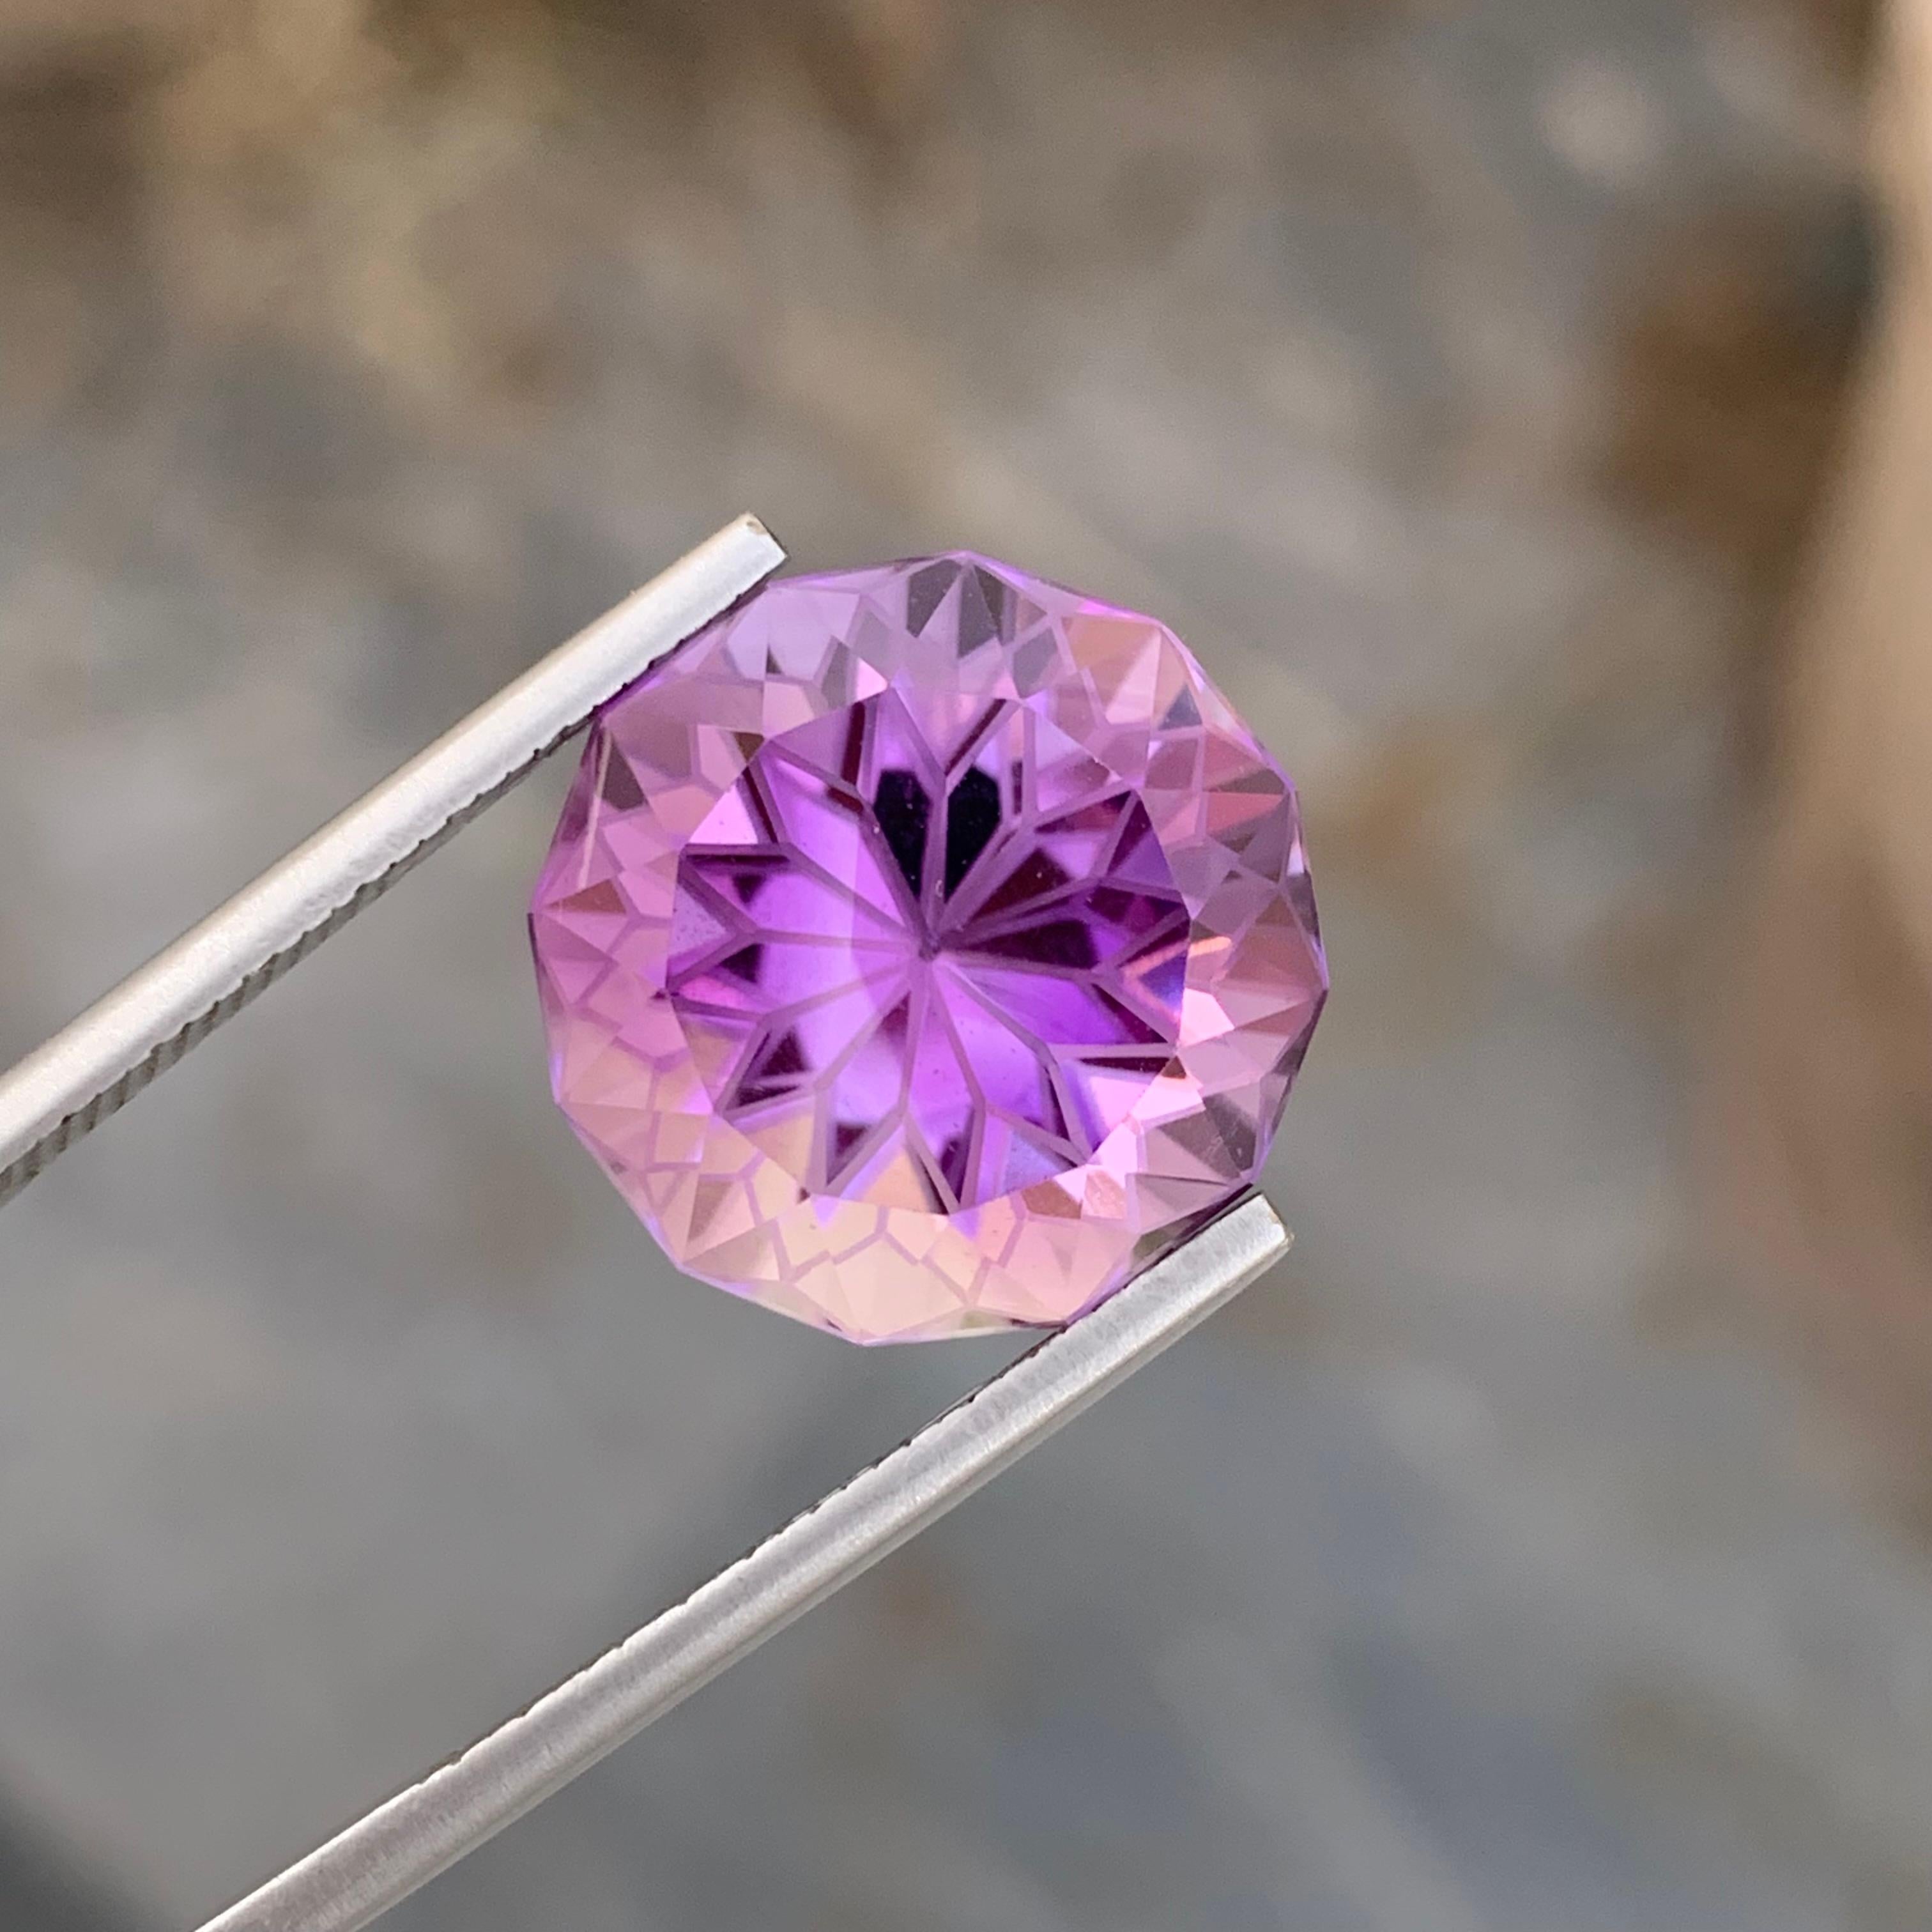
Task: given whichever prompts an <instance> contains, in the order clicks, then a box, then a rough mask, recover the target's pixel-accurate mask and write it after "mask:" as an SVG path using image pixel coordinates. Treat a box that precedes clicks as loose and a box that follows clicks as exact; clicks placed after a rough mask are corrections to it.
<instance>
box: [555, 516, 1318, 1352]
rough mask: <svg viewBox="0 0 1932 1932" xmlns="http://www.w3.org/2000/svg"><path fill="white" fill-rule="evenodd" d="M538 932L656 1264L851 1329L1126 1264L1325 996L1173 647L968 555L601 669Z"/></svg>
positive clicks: (747, 613)
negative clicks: (661, 1256)
mask: <svg viewBox="0 0 1932 1932" xmlns="http://www.w3.org/2000/svg"><path fill="white" fill-rule="evenodd" d="M530 926H531V935H532V941H533V944H534V946H535V953H536V959H537V970H538V983H539V986H540V988H541V993H542V998H543V1005H544V1016H545V1019H546V1021H547V1026H548V1029H549V1036H550V1075H551V1084H552V1087H553V1091H555V1093H556V1098H557V1101H558V1103H559V1106H561V1107H562V1109H563V1111H564V1112H565V1115H567V1116H568V1119H569V1121H570V1123H571V1126H572V1127H574V1129H575V1130H576V1131H577V1135H578V1136H579V1137H580V1139H582V1140H583V1142H584V1144H585V1145H586V1146H587V1147H588V1148H589V1149H590V1150H591V1151H592V1153H593V1154H595V1155H596V1156H597V1157H598V1160H600V1161H601V1163H603V1166H604V1169H605V1170H606V1171H607V1172H608V1173H609V1174H610V1177H611V1178H612V1179H613V1181H615V1182H616V1184H617V1186H618V1187H619V1189H620V1190H622V1193H623V1194H624V1196H625V1199H628V1201H629V1202H630V1203H631V1205H632V1207H633V1208H634V1209H635V1210H636V1211H637V1214H639V1216H640V1217H641V1218H642V1219H643V1221H644V1222H645V1223H646V1225H647V1226H649V1228H650V1229H652V1232H654V1233H655V1235H656V1236H657V1238H658V1240H659V1241H660V1242H661V1244H663V1246H664V1249H665V1250H666V1251H667V1253H668V1254H669V1255H670V1257H671V1259H673V1261H675V1262H677V1264H678V1265H679V1266H680V1267H682V1268H685V1269H688V1271H690V1272H691V1273H692V1274H695V1275H698V1276H700V1277H703V1279H704V1280H708V1281H712V1282H715V1283H717V1284H718V1286H720V1287H722V1288H727V1289H731V1290H732V1291H733V1292H736V1293H738V1294H741V1295H748V1296H749V1297H751V1298H753V1299H754V1300H756V1301H760V1302H763V1303H764V1304H766V1306H768V1307H773V1308H776V1309H780V1310H783V1311H784V1313H787V1314H790V1315H794V1316H798V1317H799V1318H800V1319H803V1320H805V1321H808V1322H813V1323H814V1324H816V1325H818V1326H820V1327H821V1328H829V1329H831V1330H833V1331H835V1332H836V1333H838V1334H842V1335H845V1336H847V1337H850V1338H851V1339H853V1340H856V1341H864V1342H877V1341H896V1340H914V1339H921V1338H924V1337H932V1336H937V1335H944V1334H959V1333H962V1332H965V1331H973V1330H983V1329H986V1328H1001V1327H1009V1326H1012V1325H1023V1324H1040V1323H1051V1322H1064V1321H1066V1320H1067V1319H1070V1318H1071V1317H1073V1316H1076V1315H1078V1314H1079V1313H1081V1312H1082V1310H1085V1309H1086V1308H1088V1307H1091V1306H1092V1304H1094V1303H1095V1302H1096V1301H1099V1300H1100V1299H1101V1298H1103V1297H1104V1296H1106V1295H1108V1294H1109V1293H1111V1292H1112V1291H1113V1290H1114V1289H1117V1288H1118V1287H1119V1286H1121V1284H1122V1283H1124V1282H1125V1281H1126V1280H1128V1279H1129V1277H1130V1276H1131V1275H1133V1274H1134V1273H1135V1272H1136V1270H1137V1269H1138V1268H1140V1267H1142V1266H1143V1265H1145V1263H1146V1262H1148V1261H1149V1260H1150V1259H1153V1258H1154V1256H1156V1255H1157V1254H1158V1253H1160V1252H1161V1251H1162V1250H1163V1249H1164V1248H1165V1247H1168V1246H1169V1245H1171V1244H1172V1243H1173V1242H1174V1241H1176V1240H1178V1238H1181V1237H1182V1236H1183V1235H1185V1234H1187V1232H1189V1231H1190V1230H1191V1229H1193V1228H1194V1227H1196V1226H1198V1225H1199V1223H1201V1222H1202V1220H1204V1219H1205V1218H1206V1217H1208V1216H1210V1215H1211V1214H1214V1212H1215V1211H1217V1210H1218V1209H1219V1208H1221V1207H1223V1206H1224V1205H1226V1203H1227V1202H1228V1201H1229V1200H1230V1199H1232V1197H1233V1196H1235V1195H1236V1194H1237V1193H1239V1192H1240V1190H1241V1189H1242V1188H1243V1187H1244V1186H1245V1185H1247V1184H1248V1183H1249V1182H1250V1181H1253V1178H1254V1177H1255V1175H1256V1174H1257V1173H1258V1172H1259V1169H1260V1167H1261V1164H1262V1160H1264V1159H1265V1157H1266V1154H1267V1152H1268V1142H1269V1140H1270V1139H1271V1136H1272V1135H1273V1133H1274V1127H1275V1124H1276V1123H1277V1121H1278V1120H1279V1118H1280V1114H1281V1109H1282V1106H1283V1102H1284V1101H1285V1100H1286V1098H1287V1094H1288V1089H1289V1084H1290V1082H1292V1079H1294V1076H1295V1072H1296V1070H1297V1069H1298V1067H1299V1066H1300V1065H1301V1058H1302V1055H1303V1054H1304V1052H1306V1050H1307V1045H1308V1040H1309V1036H1310V1034H1311V1033H1312V1032H1313V1029H1314V1026H1315V1022H1316V1018H1317V1016H1319V1013H1320V1011H1321V1008H1322V1000H1323V998H1324V997H1325V994H1326V992H1327V989H1328V975H1327V969H1326V966H1325V962H1324V959H1323V956H1322V943H1321V938H1320V934H1319V929H1318V928H1317V926H1316V916H1315V902H1314V897H1313V892H1312V891H1311V889H1310V884H1309V880H1308V871H1307V864H1306V862H1305V860H1304V856H1303V853H1302V847H1301V829H1300V825H1299V821H1298V815H1297V812H1296V808H1295V793H1294V790H1293V787H1292V786H1291V785H1290V784H1289V781H1288V780H1287V778H1286V777H1285V776H1284V775H1283V772H1282V771H1281V769H1280V766H1278V765H1277V764H1276V763H1275V762H1274V760H1273V759H1272V758H1271V757H1269V755H1268V753H1267V752H1266V751H1264V750H1263V749H1262V748H1261V746H1260V745H1259V744H1258V743H1257V742H1256V740H1255V739H1254V737H1253V734H1252V733H1250V731H1249V730H1248V729H1247V727H1246V726H1245V725H1244V724H1242V723H1241V721H1240V720H1239V718H1237V717H1236V716H1235V714H1234V712H1233V711H1232V709H1230V708H1229V705H1228V703H1227V702H1226V700H1225V699H1224V698H1223V697H1222V696H1221V694H1220V692H1219V691H1217V690H1216V689H1215V688H1214V685H1212V684H1211V683H1210V682H1209V681H1208V678H1207V676H1206V675H1205V673H1203V672H1202V669H1201V667H1200V666H1199V664H1197V663H1196V661H1195V660H1194V658H1193V655H1191V653H1190V652H1189V651H1188V650H1187V648H1186V647H1185V646H1184V645H1183V644H1182V643H1181V642H1180V641H1179V640H1178V639H1177V638H1176V637H1175V636H1174V635H1173V634H1172V632H1171V631H1168V630H1167V629H1166V628H1164V627H1163V626H1162V625H1160V624H1157V623H1156V622H1154V621H1153V619H1151V618H1147V617H1142V616H1136V615H1135V614H1134V613H1132V612H1130V611H1126V610H1115V609H1113V608H1112V607H1109V606H1108V605H1106V604H1099V603H1096V602H1094V601H1093V600H1091V598H1084V597H1081V596H1079V595H1075V594H1074V593H1073V592H1070V591H1067V590H1064V589H1061V588H1059V587H1058V586H1056V585H1053V584H1050V583H1046V582H1044V581H1043V580H1040V579H1039V578H1037V577H1031V576H1028V574H1025V572H1023V571H1017V570H1015V569H1013V568H1011V567H1010V565H1005V564H999V563H995V562H991V561H989V559H986V558H983V557H979V556H971V555H968V554H966V553H953V554H950V555H947V556H938V557H931V558H923V559H917V560H915V561H913V562H904V563H898V564H892V565H886V566H885V567H883V568H878V569H873V570H860V571H839V572H837V573H834V574H826V575H822V576H814V577H793V578H790V579H787V580H784V581H782V582H780V583H773V584H770V585H768V586H766V588H764V589H762V590H760V591H759V592H757V593H756V594H755V595H753V596H752V597H751V598H748V600H746V601H745V602H744V603H742V604H739V606H738V607H736V608H735V609H734V610H731V611H730V612H728V613H727V614H726V615H725V616H723V617H721V618H720V619H718V621H717V622H715V623H714V624H712V625H710V626H709V628H706V630H704V631H700V633H699V634H697V636H696V637H693V638H692V639H691V640H690V641H689V642H688V643H685V644H684V645H683V646H681V647H680V648H679V649H678V650H677V651H676V652H674V653H673V655H671V656H670V657H669V658H667V659H665V660H664V661H663V662H662V663H661V664H658V665H657V666H655V667H653V668H652V670H650V671H649V673H646V676H644V677H643V679H640V681H639V682H637V684H635V685H632V686H631V688H630V689H629V690H628V691H625V692H624V693H623V694H622V695H621V696H619V697H617V698H616V699H615V700H613V701H612V702H611V703H610V704H609V705H608V706H606V707H605V709H604V711H603V712H602V713H601V715H600V716H599V717H598V720H597V721H596V723H595V725H594V726H593V727H592V730H591V733H590V736H589V743H588V744H587V745H586V748H585V751H584V755H583V764H582V766H581V767H580V769H579V771H578V772H577V779H576V782H575V784H574V787H572V789H571V793H570V797H569V799H568V802H567V803H566V805H565V808H564V812H563V817H562V821H561V822H560V823H559V826H558V827H557V832H556V838H555V840H554V841H553V844H552V846H551V848H550V855H549V857H548V859H547V861H546V862H545V864H544V869H543V872H542V874H541V877H540V879H539V880H538V884H537V889H536V893H535V899H534V901H533V903H532V908H531V917H530Z"/></svg>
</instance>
